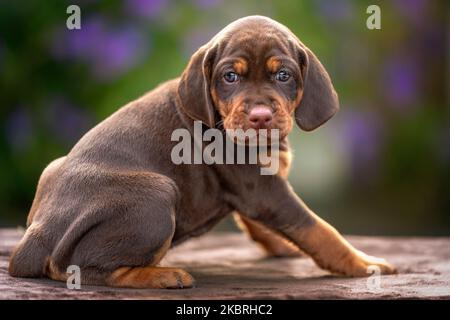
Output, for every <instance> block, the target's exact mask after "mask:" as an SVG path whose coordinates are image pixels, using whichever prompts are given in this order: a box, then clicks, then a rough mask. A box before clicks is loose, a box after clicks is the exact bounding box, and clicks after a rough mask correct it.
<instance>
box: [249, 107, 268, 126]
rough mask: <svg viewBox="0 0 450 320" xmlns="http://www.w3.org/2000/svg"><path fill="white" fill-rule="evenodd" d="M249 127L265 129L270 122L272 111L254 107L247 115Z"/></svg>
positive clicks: (266, 108)
mask: <svg viewBox="0 0 450 320" xmlns="http://www.w3.org/2000/svg"><path fill="white" fill-rule="evenodd" d="M248 120H249V121H250V126H251V127H252V128H253V129H267V128H268V127H269V126H270V123H271V122H272V110H271V109H270V108H269V107H266V106H256V107H253V108H252V109H251V110H250V113H249V114H248Z"/></svg>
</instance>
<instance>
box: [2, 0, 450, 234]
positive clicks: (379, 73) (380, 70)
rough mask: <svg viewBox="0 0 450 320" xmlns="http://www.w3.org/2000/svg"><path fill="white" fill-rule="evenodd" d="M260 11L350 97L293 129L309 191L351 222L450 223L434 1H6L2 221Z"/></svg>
mask: <svg viewBox="0 0 450 320" xmlns="http://www.w3.org/2000/svg"><path fill="white" fill-rule="evenodd" d="M70 4H78V5H79V6H80V8H81V27H82V28H81V30H72V31H71V30H68V29H67V28H66V19H67V17H68V14H66V8H67V6H68V5H70ZM370 4H378V5H379V6H380V8H381V18H382V25H381V26H382V29H381V30H368V29H367V28H366V19H367V17H368V14H367V13H366V8H367V6H368V5H370ZM252 14H262V15H266V16H269V17H271V18H274V19H276V20H278V21H279V22H281V23H283V24H285V25H287V26H288V27H289V28H290V29H291V30H292V31H293V32H294V33H295V34H297V35H298V37H299V38H300V39H301V40H302V41H303V42H304V43H305V44H306V45H308V46H309V47H310V48H311V49H312V50H313V51H314V52H315V53H316V54H317V55H318V57H319V58H320V60H321V61H322V62H323V64H324V65H325V66H326V68H327V70H328V71H329V73H330V75H331V77H332V79H333V82H334V85H335V87H336V90H337V91H338V93H339V95H340V101H341V111H340V112H339V114H338V115H337V116H336V117H335V118H333V119H332V120H331V121H330V122H328V123H327V124H326V125H325V126H324V127H322V128H320V129H318V130H316V131H313V132H311V133H304V132H300V131H299V130H298V129H295V131H294V132H293V133H292V134H291V142H292V145H293V148H294V159H295V161H294V164H293V170H292V172H291V176H290V181H291V183H292V184H293V186H294V188H295V190H296V191H297V192H298V194H299V195H300V196H301V197H302V198H303V199H304V200H305V202H306V203H308V204H309V206H310V207H311V208H312V209H314V210H315V211H316V212H317V213H318V214H319V215H320V216H322V217H323V218H325V219H326V220H328V221H329V222H331V223H332V224H333V225H334V226H336V227H337V228H338V229H339V230H341V231H342V232H344V233H352V234H387V235H450V112H449V95H448V89H449V74H450V72H449V51H448V44H449V39H450V38H449V34H448V33H449V30H450V25H449V21H448V20H449V17H450V15H449V7H448V5H447V2H446V1H427V0H393V1H382V2H381V1H380V2H378V3H377V1H361V0H355V1H350V0H339V1H337V0H319V1H300V0H286V1H268V0H260V1H226V0H187V1H176V0H128V1H107V2H106V1H105V2H100V1H94V0H84V1H63V0H56V1H54V0H48V1H36V0H29V1H25V0H21V1H3V0H0V125H1V127H0V226H3V227H4V226H16V225H24V224H25V218H26V215H27V212H28V210H29V207H30V205H31V201H32V199H33V196H34V192H35V187H36V183H37V181H38V178H39V175H40V173H41V172H42V170H43V168H44V167H45V166H46V164H48V163H49V162H50V161H51V160H53V159H55V158H57V157H60V156H62V155H64V154H66V153H67V152H68V151H69V150H70V148H71V147H72V146H73V145H74V143H75V142H76V141H77V140H78V139H79V138H80V137H81V136H82V135H83V134H84V133H85V132H86V131H87V130H89V128H91V127H92V126H93V125H94V124H96V123H98V122H99V121H101V120H102V119H104V118H105V117H107V116H108V115H110V114H111V113H113V112H114V111H115V110H117V109H118V108H119V107H120V106H122V105H124V104H125V103H127V102H129V101H130V100H132V99H135V98H137V97H139V96H140V95H142V94H143V93H145V92H146V91H148V90H150V89H152V88H154V87H155V86H156V85H157V84H158V83H160V82H162V81H165V80H167V79H170V78H173V77H177V76H178V75H179V74H180V73H181V71H182V70H183V68H184V66H185V65H186V63H187V61H188V59H189V57H190V55H191V54H192V53H193V52H194V51H195V50H196V48H198V47H199V46H200V45H201V44H203V43H205V42H206V41H207V40H208V39H209V38H210V37H211V36H212V35H214V34H215V33H216V32H218V31H219V30H220V29H221V28H223V27H224V26H225V25H227V24H228V23H229V22H231V21H233V20H234V19H237V18H240V17H243V16H246V15H252ZM61 205H64V204H61ZM230 226H231V223H230V222H229V221H225V222H224V223H223V224H222V225H221V228H222V229H227V228H230Z"/></svg>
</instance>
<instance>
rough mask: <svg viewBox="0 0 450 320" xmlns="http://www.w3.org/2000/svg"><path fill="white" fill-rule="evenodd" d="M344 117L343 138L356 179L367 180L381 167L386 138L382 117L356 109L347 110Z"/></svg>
mask: <svg viewBox="0 0 450 320" xmlns="http://www.w3.org/2000/svg"><path fill="white" fill-rule="evenodd" d="M343 119H344V122H343V125H344V127H343V130H342V138H343V143H344V146H345V148H346V149H347V154H349V156H350V163H351V169H352V172H353V174H354V177H355V178H356V179H358V180H359V181H362V182H367V181H368V180H371V179H372V178H374V176H375V175H376V173H377V172H378V169H379V164H380V163H379V162H380V151H381V147H382V145H383V140H384V137H383V129H384V128H383V125H382V123H381V119H380V118H379V117H378V116H377V115H376V114H374V113H369V112H356V111H353V112H351V111H350V112H349V111H347V112H346V113H345V114H344V115H343Z"/></svg>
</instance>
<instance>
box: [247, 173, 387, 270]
mask: <svg viewBox="0 0 450 320" xmlns="http://www.w3.org/2000/svg"><path fill="white" fill-rule="evenodd" d="M274 190H276V191H274ZM270 191H271V196H270V199H271V201H270V203H266V204H264V207H265V210H259V211H258V212H260V213H255V215H256V216H254V217H253V218H254V219H257V220H258V221H260V222H261V223H263V224H265V225H267V226H269V227H270V228H272V229H274V230H277V231H278V232H279V233H280V234H282V235H283V236H285V237H286V238H288V239H289V240H291V241H292V242H293V243H295V244H296V245H297V246H298V247H299V248H300V249H301V250H303V251H304V252H306V253H307V254H309V255H310V256H311V257H312V258H313V259H314V261H315V262H316V263H317V264H318V265H319V266H320V267H321V268H323V269H326V270H329V271H331V272H333V273H338V274H343V275H347V276H353V277H362V276H369V275H370V274H371V273H370V272H369V266H377V267H378V268H379V269H380V272H381V274H392V273H395V272H396V269H395V267H393V266H392V265H390V264H389V263H387V262H386V261H385V260H384V259H380V258H375V257H372V256H368V255H366V254H364V253H363V252H361V251H359V250H356V249H355V248H354V247H353V246H352V245H351V244H350V243H349V242H348V241H347V240H345V239H344V238H343V237H342V236H341V235H340V234H339V232H337V231H336V229H335V228H333V227H332V226H331V225H329V224H328V223H327V222H325V221H324V220H322V219H321V218H320V217H318V216H317V215H315V214H314V213H313V212H312V211H311V210H310V209H309V208H308V207H307V206H306V205H305V204H304V203H303V201H302V200H301V199H300V198H298V197H297V195H296V194H295V193H294V192H293V191H292V188H291V187H290V186H289V184H288V183H287V182H284V181H278V183H277V186H276V188H271V189H270ZM268 198H269V197H266V199H268Z"/></svg>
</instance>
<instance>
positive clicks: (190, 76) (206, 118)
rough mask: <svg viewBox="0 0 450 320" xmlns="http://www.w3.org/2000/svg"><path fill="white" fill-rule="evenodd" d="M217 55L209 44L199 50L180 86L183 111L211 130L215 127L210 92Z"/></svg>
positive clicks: (182, 77)
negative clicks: (213, 66)
mask: <svg viewBox="0 0 450 320" xmlns="http://www.w3.org/2000/svg"><path fill="white" fill-rule="evenodd" d="M215 53H216V50H215V48H210V46H209V45H208V44H206V45H204V46H202V47H201V48H200V49H198V50H197V52H195V53H194V55H193V56H192V58H191V60H190V61H189V64H188V66H187V67H186V69H185V70H184V72H183V74H182V75H181V80H180V83H179V85H178V95H179V97H180V101H181V108H182V109H183V111H184V112H185V113H186V114H187V115H188V116H189V117H190V118H192V119H193V120H200V121H202V122H203V123H204V124H206V125H207V126H208V127H210V128H214V127H215V120H214V106H213V103H212V98H211V92H210V85H211V75H212V63H213V61H214V58H215Z"/></svg>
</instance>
